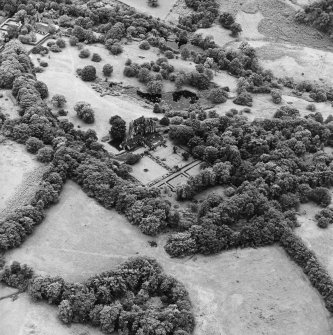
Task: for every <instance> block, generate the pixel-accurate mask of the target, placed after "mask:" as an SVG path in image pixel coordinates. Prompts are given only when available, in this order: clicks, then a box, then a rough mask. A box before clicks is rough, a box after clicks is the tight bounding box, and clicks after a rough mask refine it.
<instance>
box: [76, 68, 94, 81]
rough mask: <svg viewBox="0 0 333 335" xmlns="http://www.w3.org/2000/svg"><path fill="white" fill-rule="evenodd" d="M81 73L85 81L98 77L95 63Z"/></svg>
mask: <svg viewBox="0 0 333 335" xmlns="http://www.w3.org/2000/svg"><path fill="white" fill-rule="evenodd" d="M80 75H81V79H82V80H83V81H94V80H95V79H96V68H95V67H94V66H93V65H87V66H85V67H84V68H83V69H82V70H81V74H80Z"/></svg>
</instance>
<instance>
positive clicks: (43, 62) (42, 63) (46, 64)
mask: <svg viewBox="0 0 333 335" xmlns="http://www.w3.org/2000/svg"><path fill="white" fill-rule="evenodd" d="M40 66H42V67H48V66H49V64H48V63H47V62H45V61H41V62H40Z"/></svg>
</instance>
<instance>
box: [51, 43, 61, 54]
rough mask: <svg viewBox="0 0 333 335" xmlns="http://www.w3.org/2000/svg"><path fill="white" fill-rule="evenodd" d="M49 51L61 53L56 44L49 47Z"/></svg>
mask: <svg viewBox="0 0 333 335" xmlns="http://www.w3.org/2000/svg"><path fill="white" fill-rule="evenodd" d="M50 50H51V51H52V52H56V53H57V52H61V49H60V48H59V47H58V45H57V44H53V45H52V46H51V47H50Z"/></svg>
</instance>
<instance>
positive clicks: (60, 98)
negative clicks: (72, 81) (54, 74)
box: [51, 94, 67, 108]
mask: <svg viewBox="0 0 333 335" xmlns="http://www.w3.org/2000/svg"><path fill="white" fill-rule="evenodd" d="M51 103H52V104H53V106H54V107H56V108H63V107H64V106H65V105H66V103H67V100H66V98H65V96H64V95H62V94H55V95H54V96H53V97H52V99H51Z"/></svg>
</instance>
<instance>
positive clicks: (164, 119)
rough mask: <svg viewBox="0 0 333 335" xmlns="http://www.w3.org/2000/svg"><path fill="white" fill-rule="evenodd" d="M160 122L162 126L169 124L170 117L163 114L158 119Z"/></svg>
mask: <svg viewBox="0 0 333 335" xmlns="http://www.w3.org/2000/svg"><path fill="white" fill-rule="evenodd" d="M160 124H161V125H162V126H168V125H169V124H170V119H169V118H168V117H166V116H163V117H162V119H161V120H160Z"/></svg>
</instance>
